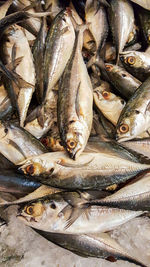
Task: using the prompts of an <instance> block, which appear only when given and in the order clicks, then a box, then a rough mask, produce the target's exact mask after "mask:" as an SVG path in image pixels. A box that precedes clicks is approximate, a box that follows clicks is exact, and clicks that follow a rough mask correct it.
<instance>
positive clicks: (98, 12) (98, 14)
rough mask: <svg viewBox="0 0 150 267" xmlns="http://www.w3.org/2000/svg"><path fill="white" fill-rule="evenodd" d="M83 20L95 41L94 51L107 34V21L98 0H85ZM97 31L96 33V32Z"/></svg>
mask: <svg viewBox="0 0 150 267" xmlns="http://www.w3.org/2000/svg"><path fill="white" fill-rule="evenodd" d="M85 20H86V23H87V24H89V26H88V28H89V30H90V32H91V33H92V35H93V38H94V40H95V43H96V52H97V53H99V51H100V50H101V48H102V46H103V44H104V42H105V40H106V38H107V34H108V22H107V16H106V11H105V7H104V6H103V5H100V4H99V2H98V1H93V0H87V1H86V6H85ZM97 33H98V34H97Z"/></svg>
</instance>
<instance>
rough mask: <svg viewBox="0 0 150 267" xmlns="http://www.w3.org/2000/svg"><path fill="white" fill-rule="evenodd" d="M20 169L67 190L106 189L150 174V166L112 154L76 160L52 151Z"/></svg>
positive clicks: (85, 155) (87, 154) (91, 154)
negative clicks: (147, 173) (144, 174)
mask: <svg viewBox="0 0 150 267" xmlns="http://www.w3.org/2000/svg"><path fill="white" fill-rule="evenodd" d="M18 165H19V166H18V167H19V170H20V171H21V172H23V173H24V174H26V175H29V177H30V176H31V177H35V179H36V180H37V181H40V182H41V183H43V184H46V185H50V186H54V187H58V188H66V189H70V190H72V189H90V188H91V189H105V188H106V187H107V186H109V185H112V184H120V183H123V182H126V181H128V180H129V179H131V178H133V177H135V176H137V175H139V174H142V173H145V172H149V170H150V166H149V164H141V163H136V162H133V161H130V160H126V159H121V158H120V157H117V156H114V154H113V155H112V153H108V150H107V153H106V152H104V153H103V152H99V151H98V150H97V151H93V149H91V152H89V150H88V152H83V153H82V154H81V155H80V157H79V158H78V159H76V161H74V160H72V159H70V158H68V156H67V154H66V153H65V152H63V151H62V152H50V153H45V154H42V155H39V156H34V157H30V158H27V159H26V160H24V161H23V162H20V163H19V164H18Z"/></svg>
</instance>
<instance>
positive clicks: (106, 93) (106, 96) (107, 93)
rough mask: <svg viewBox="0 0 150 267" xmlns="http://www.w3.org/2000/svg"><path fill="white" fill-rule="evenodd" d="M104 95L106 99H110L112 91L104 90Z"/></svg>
mask: <svg viewBox="0 0 150 267" xmlns="http://www.w3.org/2000/svg"><path fill="white" fill-rule="evenodd" d="M102 96H103V97H104V98H105V99H109V97H110V92H107V91H103V92H102Z"/></svg>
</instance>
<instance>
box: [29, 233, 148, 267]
mask: <svg viewBox="0 0 150 267" xmlns="http://www.w3.org/2000/svg"><path fill="white" fill-rule="evenodd" d="M34 230H35V231H36V232H37V233H38V234H40V235H41V236H43V237H44V238H46V239H47V240H48V241H51V242H53V243H54V244H56V245H58V246H61V247H63V248H65V249H67V250H70V251H72V252H73V253H75V254H77V255H79V256H82V257H96V258H102V259H105V260H108V261H116V260H117V259H118V260H124V261H129V262H132V263H135V264H137V265H140V266H143V267H145V265H143V263H141V262H139V261H138V260H137V259H134V258H133V257H132V256H130V255H129V254H128V253H127V252H126V251H125V250H124V249H123V248H122V247H121V246H120V245H119V244H118V243H117V242H116V241H115V240H114V239H112V238H111V237H110V236H109V235H108V234H107V233H100V234H96V235H94V234H90V235H84V234H82V235H73V234H69V235H68V234H60V233H59V234H57V233H50V232H45V231H41V230H37V229H34Z"/></svg>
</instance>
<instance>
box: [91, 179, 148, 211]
mask: <svg viewBox="0 0 150 267" xmlns="http://www.w3.org/2000/svg"><path fill="white" fill-rule="evenodd" d="M95 204H97V205H102V206H107V207H115V208H120V209H126V210H135V211H136V210H143V211H150V175H149V174H146V175H145V176H144V177H142V178H139V179H138V180H137V181H135V182H132V183H129V184H128V185H126V186H124V187H123V188H121V189H120V190H118V191H117V192H115V193H114V194H113V195H111V196H107V197H106V198H104V199H102V200H92V201H91V202H90V205H95ZM86 205H87V203H86Z"/></svg>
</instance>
